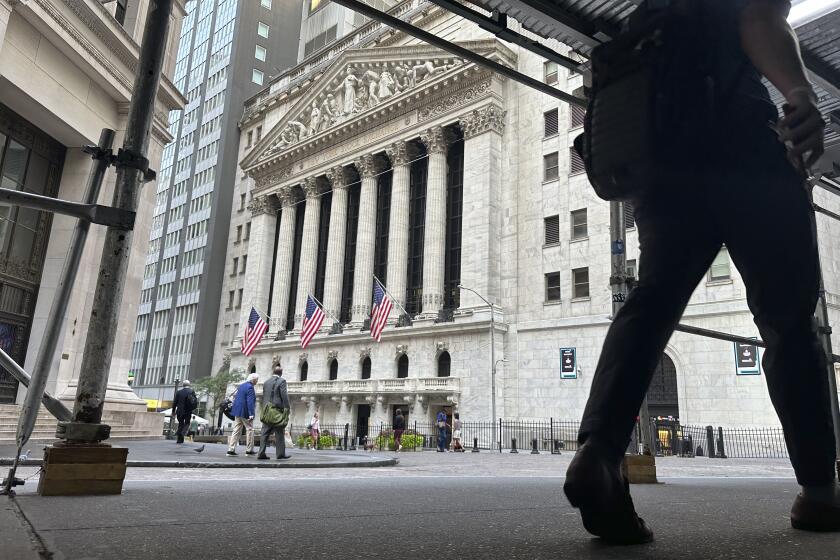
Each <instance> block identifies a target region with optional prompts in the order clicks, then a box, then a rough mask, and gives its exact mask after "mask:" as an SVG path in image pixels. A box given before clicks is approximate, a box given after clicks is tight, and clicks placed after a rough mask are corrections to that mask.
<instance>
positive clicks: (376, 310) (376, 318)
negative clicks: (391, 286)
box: [370, 278, 394, 342]
mask: <svg viewBox="0 0 840 560" xmlns="http://www.w3.org/2000/svg"><path fill="white" fill-rule="evenodd" d="M393 306H394V302H393V301H392V300H391V296H389V295H388V292H386V291H385V288H383V287H382V284H380V283H379V280H378V279H376V278H374V279H373V309H371V313H370V336H372V337H373V338H374V339H376V342H380V341H381V340H382V330H383V329H384V328H385V323H386V322H387V321H388V315H389V314H390V313H391V307H393Z"/></svg>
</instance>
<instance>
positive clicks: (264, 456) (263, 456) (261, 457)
mask: <svg viewBox="0 0 840 560" xmlns="http://www.w3.org/2000/svg"><path fill="white" fill-rule="evenodd" d="M257 459H259V460H261V461H263V460H265V459H268V455H257Z"/></svg>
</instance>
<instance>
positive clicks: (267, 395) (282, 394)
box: [257, 365, 291, 459]
mask: <svg viewBox="0 0 840 560" xmlns="http://www.w3.org/2000/svg"><path fill="white" fill-rule="evenodd" d="M290 408H291V406H290V404H289V393H288V390H287V389H286V380H285V379H283V368H282V367H280V366H279V365H276V366H274V371H273V374H272V376H271V378H269V379H268V380H267V381H266V382H265V383H264V384H263V405H262V410H261V412H260V422H262V430H261V431H260V453H259V455H257V459H268V455H266V454H265V449H266V447H267V446H268V439H269V437H270V436H271V434H274V446H275V449H276V450H277V453H276V457H277V459H289V458H290V457H291V455H286V436H285V430H286V425H287V424H288V423H289V409H290Z"/></svg>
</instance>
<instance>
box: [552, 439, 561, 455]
mask: <svg viewBox="0 0 840 560" xmlns="http://www.w3.org/2000/svg"><path fill="white" fill-rule="evenodd" d="M552 445H553V448H552V449H551V454H552V455H562V453H560V440H558V439H555V440H554V441H553V442H552Z"/></svg>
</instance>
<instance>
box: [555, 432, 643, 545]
mask: <svg viewBox="0 0 840 560" xmlns="http://www.w3.org/2000/svg"><path fill="white" fill-rule="evenodd" d="M563 490H564V492H565V493H566V497H568V498H569V502H570V503H571V504H572V506H574V507H576V508H578V509H580V515H581V518H582V519H583V526H584V527H585V528H586V530H587V531H589V532H590V533H592V534H593V535H595V536H597V537H601V539H603V540H604V541H605V542H607V543H610V544H643V543H648V542H650V541H652V540H653V532H652V531H651V530H650V529H649V528H648V526H647V525H646V524H645V522H644V520H642V518H641V517H639V516H638V515H636V509H635V507H634V506H633V500H632V498H630V485H629V483H628V482H627V480H626V479H625V478H624V477H623V476H622V474H621V463H620V461H617V460H616V458H613V457H611V455H610V453H609V452H608V451H607V450H606V449H605V448H601V447H600V446H598V445H597V444H595V443H590V442H587V443H585V444H583V446H581V448H580V449H579V450H578V452H577V454H576V455H575V458H574V459H572V462H571V463H570V464H569V469H568V471H567V472H566V483H565V484H564V485H563Z"/></svg>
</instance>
